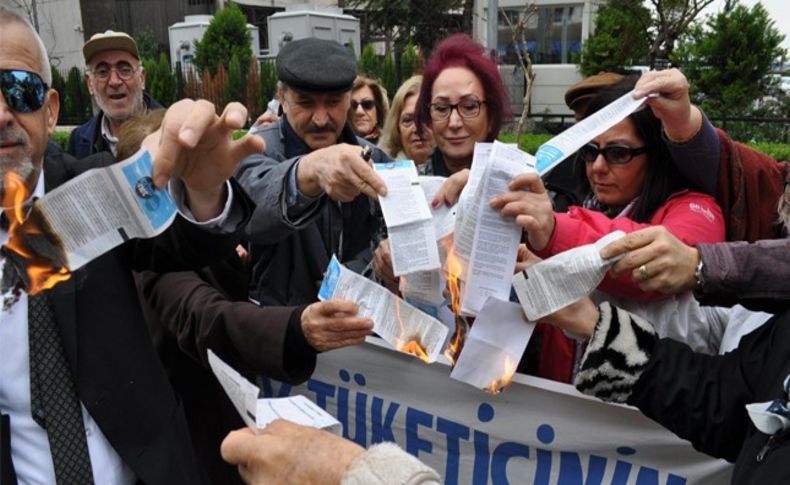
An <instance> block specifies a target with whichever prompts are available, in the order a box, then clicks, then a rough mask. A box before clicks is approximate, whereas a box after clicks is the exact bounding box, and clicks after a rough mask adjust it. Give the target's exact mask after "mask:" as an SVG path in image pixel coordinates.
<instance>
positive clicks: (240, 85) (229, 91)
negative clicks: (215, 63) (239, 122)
mask: <svg viewBox="0 0 790 485" xmlns="http://www.w3.org/2000/svg"><path fill="white" fill-rule="evenodd" d="M245 91H246V79H245V76H244V74H242V71H241V63H240V61H239V57H238V56H237V55H236V54H235V53H234V54H233V56H231V58H230V64H228V82H227V83H225V100H226V101H227V102H231V101H238V102H240V103H241V104H246V103H247V93H246V92H245Z"/></svg>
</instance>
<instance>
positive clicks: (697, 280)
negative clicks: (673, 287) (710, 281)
mask: <svg viewBox="0 0 790 485" xmlns="http://www.w3.org/2000/svg"><path fill="white" fill-rule="evenodd" d="M704 267H705V266H704V263H703V262H702V258H701V257H700V258H699V263H697V269H696V270H695V271H694V293H702V291H703V289H704V288H705V276H704V275H703V273H702V271H703V268H704Z"/></svg>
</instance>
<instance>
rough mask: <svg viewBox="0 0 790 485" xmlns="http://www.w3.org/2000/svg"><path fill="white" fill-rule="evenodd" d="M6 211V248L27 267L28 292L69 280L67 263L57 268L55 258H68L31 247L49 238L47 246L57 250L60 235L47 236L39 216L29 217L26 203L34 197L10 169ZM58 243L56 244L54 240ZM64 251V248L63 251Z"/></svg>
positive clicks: (6, 184)
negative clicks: (38, 240) (44, 252)
mask: <svg viewBox="0 0 790 485" xmlns="http://www.w3.org/2000/svg"><path fill="white" fill-rule="evenodd" d="M3 184H4V185H3V186H4V191H3V197H2V204H3V211H4V212H5V215H6V217H7V218H8V223H9V224H8V234H9V240H8V243H6V245H5V246H4V249H5V250H8V251H10V252H12V253H14V254H15V255H16V256H18V258H14V259H17V261H20V263H21V266H22V267H23V268H24V272H25V275H20V276H21V277H23V279H24V276H26V277H27V281H25V282H24V286H25V289H26V291H27V293H28V294H30V295H35V294H37V293H40V292H41V291H44V290H47V289H49V288H52V287H53V286H55V285H57V284H58V283H60V282H62V281H65V280H67V279H69V277H70V276H71V275H70V273H69V271H68V269H67V268H66V267H65V264H64V265H59V266H58V267H57V268H56V267H55V262H54V261H53V258H58V259H59V260H61V261H65V257H64V256H62V255H60V254H54V255H53V257H46V256H44V255H40V254H37V253H36V252H33V251H32V250H31V249H30V244H29V242H30V241H31V240H32V239H35V238H42V239H46V240H47V241H48V243H49V244H47V245H46V246H47V247H49V248H52V249H53V250H54V252H57V250H58V249H59V246H58V245H57V243H59V241H57V238H56V237H54V238H53V237H51V235H50V237H49V238H48V237H47V233H46V232H45V231H44V230H43V229H42V227H41V224H40V221H39V220H38V218H34V217H29V215H28V214H27V213H26V212H27V210H26V202H27V201H28V199H29V198H30V194H31V192H30V189H29V188H28V186H27V183H25V180H24V179H22V177H20V176H19V175H18V174H16V173H14V172H8V173H7V174H6V176H5V178H4V180H3ZM53 239H54V240H55V241H56V244H53V243H52V240H53ZM61 252H62V251H61ZM55 261H57V260H55Z"/></svg>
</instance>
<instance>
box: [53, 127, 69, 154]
mask: <svg viewBox="0 0 790 485" xmlns="http://www.w3.org/2000/svg"><path fill="white" fill-rule="evenodd" d="M70 134H71V132H70V131H56V132H54V133H52V139H53V140H55V141H56V142H58V144H60V146H61V147H62V148H63V149H64V150H66V149H67V148H68V147H69V135H70Z"/></svg>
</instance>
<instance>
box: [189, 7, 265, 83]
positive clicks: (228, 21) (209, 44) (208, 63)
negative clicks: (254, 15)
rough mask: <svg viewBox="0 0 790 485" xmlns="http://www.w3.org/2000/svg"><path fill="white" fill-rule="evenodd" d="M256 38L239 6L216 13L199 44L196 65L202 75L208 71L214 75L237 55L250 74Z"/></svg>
mask: <svg viewBox="0 0 790 485" xmlns="http://www.w3.org/2000/svg"><path fill="white" fill-rule="evenodd" d="M251 43H252V37H251V36H250V33H249V31H248V30H247V17H245V16H244V13H243V12H242V11H241V9H240V8H239V7H238V5H236V4H235V3H228V4H227V5H226V6H225V8H223V9H222V10H220V11H219V12H217V13H216V14H214V18H213V19H211V22H210V23H209V26H208V28H207V29H206V33H205V34H204V35H203V38H202V39H201V40H200V41H199V42H195V57H194V59H193V62H194V63H195V66H197V68H198V72H201V71H203V70H204V69H208V70H209V71H210V72H211V74H212V75H214V74H215V73H216V72H217V66H219V65H220V64H222V65H226V66H227V65H228V61H230V60H231V58H232V57H233V56H234V55H235V56H236V57H238V59H239V62H240V63H241V72H247V69H249V67H250V61H251V59H252V49H251V48H250V44H251Z"/></svg>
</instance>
